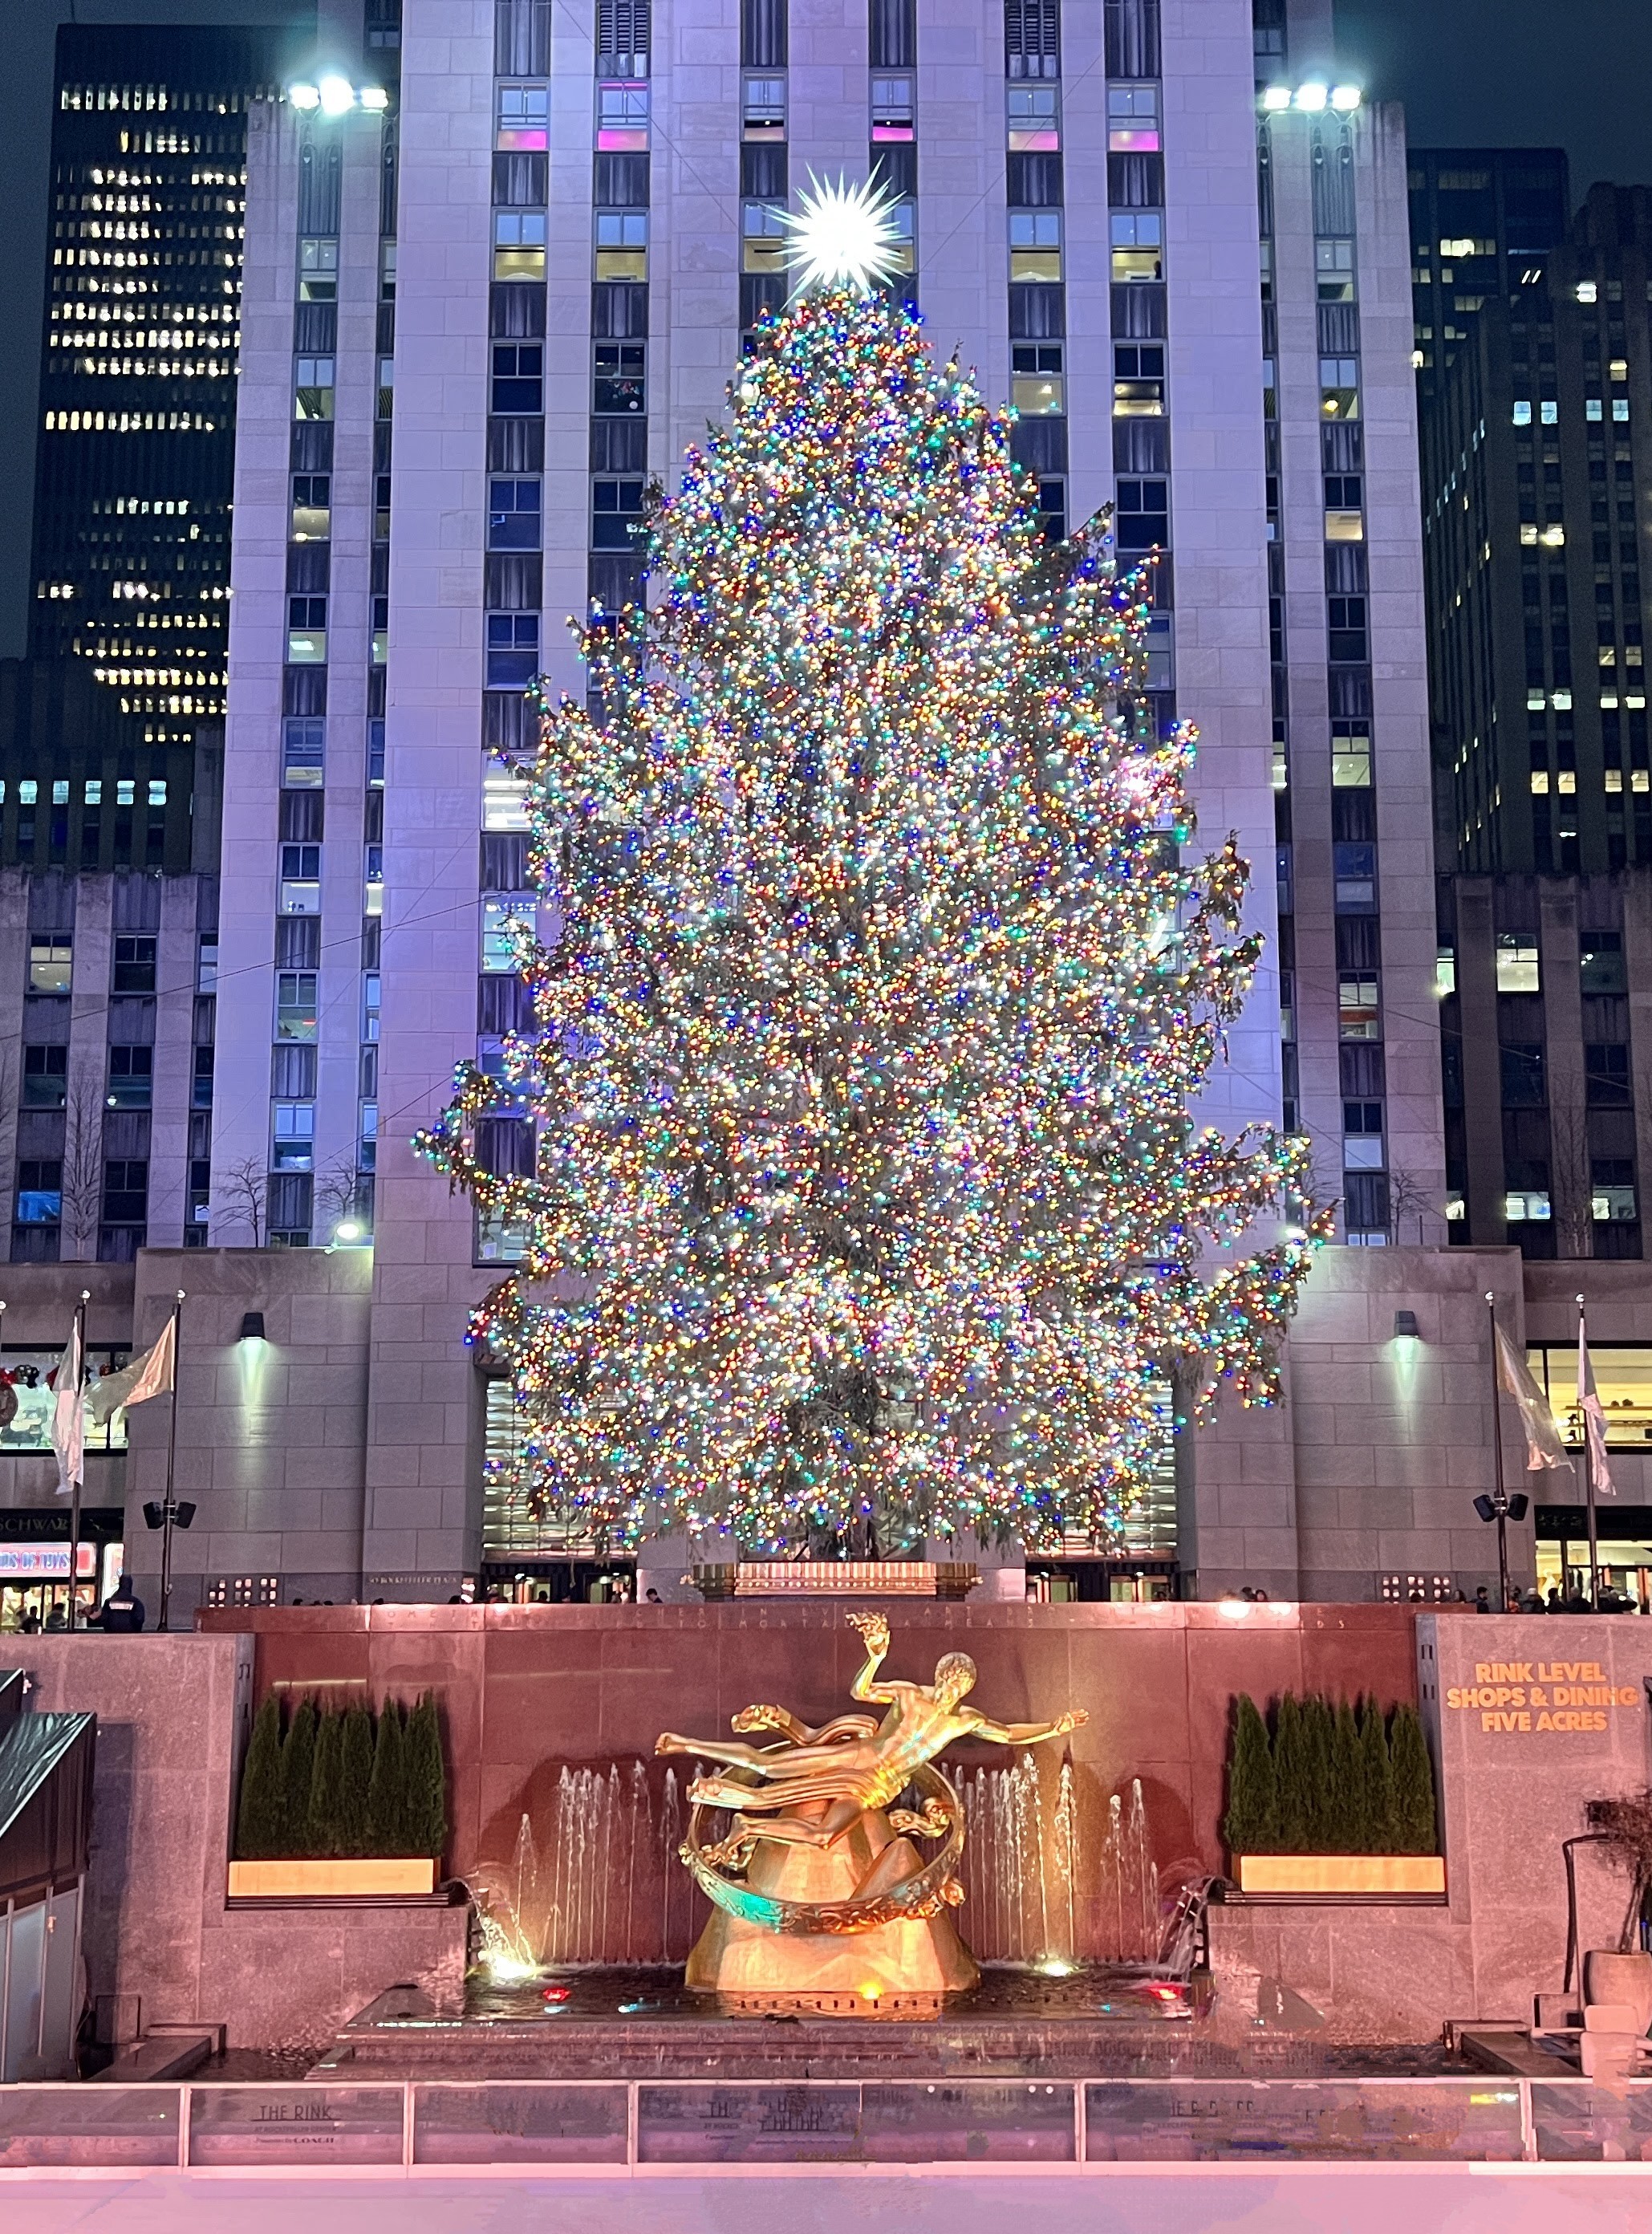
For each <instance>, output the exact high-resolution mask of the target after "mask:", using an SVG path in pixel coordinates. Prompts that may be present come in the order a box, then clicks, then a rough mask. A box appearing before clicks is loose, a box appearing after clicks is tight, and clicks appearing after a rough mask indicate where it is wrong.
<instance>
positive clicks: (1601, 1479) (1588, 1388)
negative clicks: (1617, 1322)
mask: <svg viewBox="0 0 1652 2234" xmlns="http://www.w3.org/2000/svg"><path fill="white" fill-rule="evenodd" d="M1577 1409H1578V1411H1579V1412H1580V1413H1581V1414H1582V1415H1583V1438H1584V1440H1585V1441H1586V1443H1587V1444H1588V1446H1589V1466H1590V1473H1591V1474H1592V1476H1593V1478H1594V1486H1595V1494H1596V1497H1616V1494H1617V1492H1616V1490H1615V1489H1614V1488H1613V1486H1612V1476H1611V1472H1610V1468H1609V1467H1608V1466H1607V1464H1606V1414H1605V1411H1604V1410H1603V1408H1602V1405H1601V1401H1600V1391H1599V1390H1598V1389H1597V1388H1596V1386H1595V1368H1594V1367H1593V1365H1592V1364H1591V1363H1590V1357H1589V1336H1587V1335H1586V1334H1585V1333H1584V1331H1583V1314H1582V1312H1581V1311H1580V1312H1579V1313H1578V1315H1577Z"/></svg>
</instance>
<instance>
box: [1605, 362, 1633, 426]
mask: <svg viewBox="0 0 1652 2234" xmlns="http://www.w3.org/2000/svg"><path fill="white" fill-rule="evenodd" d="M1606 377H1607V378H1608V380H1627V379H1628V378H1629V359H1628V358H1627V357H1623V356H1615V357H1613V358H1612V359H1611V361H1610V363H1609V364H1608V365H1607V367H1606ZM1613 417H1614V418H1616V412H1614V413H1613Z"/></svg>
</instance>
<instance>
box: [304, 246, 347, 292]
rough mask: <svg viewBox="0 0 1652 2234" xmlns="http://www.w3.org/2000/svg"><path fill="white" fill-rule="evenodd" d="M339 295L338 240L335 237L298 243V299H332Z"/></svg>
mask: <svg viewBox="0 0 1652 2234" xmlns="http://www.w3.org/2000/svg"><path fill="white" fill-rule="evenodd" d="M337 299H338V243H337V241H336V240H335V239H328V240H301V241H300V242H299V243H298V300H299V301H300V302H301V303H332V302H336V300H337Z"/></svg>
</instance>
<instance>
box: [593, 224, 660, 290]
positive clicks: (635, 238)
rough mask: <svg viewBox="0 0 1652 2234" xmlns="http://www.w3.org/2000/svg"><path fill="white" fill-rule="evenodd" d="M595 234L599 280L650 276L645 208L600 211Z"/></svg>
mask: <svg viewBox="0 0 1652 2234" xmlns="http://www.w3.org/2000/svg"><path fill="white" fill-rule="evenodd" d="M596 236H597V278H598V279H646V278H647V277H648V212H647V211H646V210H598V211H597V218H596Z"/></svg>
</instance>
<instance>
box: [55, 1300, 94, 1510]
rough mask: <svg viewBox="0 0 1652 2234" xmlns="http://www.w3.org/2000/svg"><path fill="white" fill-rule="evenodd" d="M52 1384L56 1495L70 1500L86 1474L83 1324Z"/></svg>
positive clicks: (77, 1320)
mask: <svg viewBox="0 0 1652 2234" xmlns="http://www.w3.org/2000/svg"><path fill="white" fill-rule="evenodd" d="M49 1379H50V1382H51V1384H52V1397H53V1400H54V1401H53V1403H52V1448H53V1449H54V1450H55V1451H56V1453H57V1494H58V1495H59V1496H60V1497H67V1496H68V1495H69V1493H70V1492H71V1490H72V1489H73V1488H74V1486H75V1483H76V1482H77V1481H80V1480H83V1479H84V1477H85V1473H86V1464H85V1451H86V1412H85V1407H84V1404H83V1401H82V1388H81V1321H80V1314H79V1312H78V1311H77V1312H76V1313H75V1323H74V1325H73V1326H72V1327H70V1329H69V1340H68V1341H67V1342H65V1343H64V1344H63V1354H62V1356H61V1357H60V1358H59V1359H58V1361H57V1362H56V1365H55V1366H54V1367H53V1368H52V1370H51V1373H50V1375H49Z"/></svg>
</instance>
